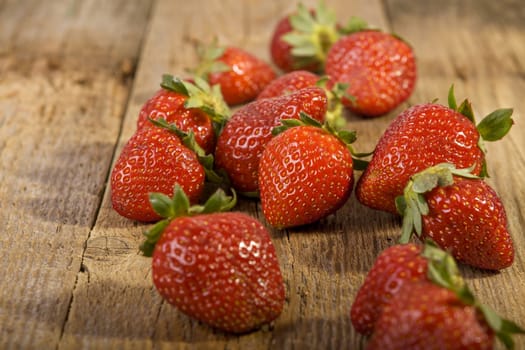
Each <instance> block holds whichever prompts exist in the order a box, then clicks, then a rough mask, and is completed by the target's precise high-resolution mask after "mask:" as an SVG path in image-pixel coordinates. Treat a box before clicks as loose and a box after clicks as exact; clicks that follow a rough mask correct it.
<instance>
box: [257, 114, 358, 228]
mask: <svg viewBox="0 0 525 350" xmlns="http://www.w3.org/2000/svg"><path fill="white" fill-rule="evenodd" d="M301 121H302V122H301ZM301 121H297V120H292V119H290V120H288V121H286V122H285V121H283V123H285V128H286V126H291V128H290V129H286V130H285V131H283V132H282V133H280V134H279V135H277V136H275V137H274V138H273V139H272V140H271V141H270V142H268V144H267V145H266V148H265V149H264V152H263V154H262V157H261V160H260V163H259V187H260V196H261V205H262V210H263V213H264V216H265V217H266V219H267V220H268V222H269V223H270V225H272V226H274V227H276V228H285V227H293V226H299V225H304V224H309V223H312V222H315V221H318V220H320V219H322V218H324V217H326V216H328V215H330V214H332V213H334V212H335V211H336V210H337V209H339V208H340V207H341V206H342V205H343V204H345V202H346V200H347V199H348V197H349V196H350V193H351V192H352V188H353V184H354V174H353V161H352V155H351V153H350V150H349V149H348V144H347V143H350V142H352V141H353V138H354V137H355V135H354V134H352V133H350V132H347V133H346V134H344V136H343V133H340V134H338V135H339V137H338V136H336V135H335V134H334V133H332V132H331V131H329V130H327V129H326V128H323V127H321V124H319V122H317V121H315V120H314V119H311V118H307V117H306V115H304V114H302V118H301ZM340 137H341V138H340ZM343 139H344V140H345V141H343Z"/></svg>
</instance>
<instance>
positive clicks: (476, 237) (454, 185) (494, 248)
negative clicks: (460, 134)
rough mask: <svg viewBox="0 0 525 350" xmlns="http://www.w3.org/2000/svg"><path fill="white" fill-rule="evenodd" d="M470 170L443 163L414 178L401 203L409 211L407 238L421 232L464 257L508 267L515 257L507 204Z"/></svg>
mask: <svg viewBox="0 0 525 350" xmlns="http://www.w3.org/2000/svg"><path fill="white" fill-rule="evenodd" d="M468 170H469V169H467V170H458V169H456V168H455V167H454V166H453V165H451V164H439V165H436V166H433V167H430V168H428V169H426V170H424V171H422V172H420V173H417V174H415V175H414V176H413V177H412V178H411V180H410V181H409V182H408V184H407V186H406V188H405V190H404V194H403V196H400V197H399V199H398V202H397V204H398V209H399V211H400V213H402V214H403V216H404V220H403V236H402V239H401V242H408V240H409V239H410V236H411V234H412V233H413V231H415V232H416V234H417V235H418V236H419V237H420V238H421V239H425V238H431V239H432V240H434V241H435V242H436V243H437V244H438V245H439V246H440V247H442V248H443V249H446V250H448V251H450V253H451V254H452V255H453V256H454V257H455V258H456V259H457V260H458V261H461V262H463V263H466V264H469V265H471V266H475V267H478V268H482V269H490V270H501V269H504V268H506V267H509V266H510V265H511V264H512V262H513V260H514V245H513V243H512V238H511V236H510V234H509V232H508V230H507V216H506V214H505V208H504V207H503V204H502V203H501V200H500V199H499V197H498V195H497V194H496V192H495V191H494V190H493V189H492V188H491V187H490V186H489V185H488V184H487V183H486V182H484V181H483V180H482V179H479V178H472V175H471V174H470V173H469V171H468Z"/></svg>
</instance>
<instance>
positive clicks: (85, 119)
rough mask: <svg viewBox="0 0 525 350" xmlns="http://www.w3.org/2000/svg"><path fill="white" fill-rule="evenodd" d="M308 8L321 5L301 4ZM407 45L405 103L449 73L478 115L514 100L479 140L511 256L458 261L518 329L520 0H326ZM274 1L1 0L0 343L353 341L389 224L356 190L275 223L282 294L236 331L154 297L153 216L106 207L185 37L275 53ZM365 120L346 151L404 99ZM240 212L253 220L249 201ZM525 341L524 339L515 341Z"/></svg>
mask: <svg viewBox="0 0 525 350" xmlns="http://www.w3.org/2000/svg"><path fill="white" fill-rule="evenodd" d="M304 2H305V3H307V4H313V3H314V1H304ZM326 2H327V4H328V5H329V6H330V7H332V8H334V9H336V10H337V15H338V17H339V19H340V20H342V21H344V20H346V19H348V18H349V17H350V16H352V15H358V16H361V17H364V18H365V19H366V20H368V21H369V22H370V23H371V24H374V25H376V26H378V27H381V28H384V29H389V30H392V31H394V32H395V33H397V34H399V35H401V36H402V37H404V38H405V39H406V40H407V41H409V42H410V43H412V45H413V47H414V50H415V52H416V54H417V58H418V65H419V66H418V68H419V80H418V83H417V88H416V90H415V92H414V94H413V96H412V97H411V98H410V100H409V104H416V103H421V102H427V101H431V100H433V99H434V98H439V99H440V101H442V102H443V103H446V94H447V90H448V88H449V86H450V85H451V84H452V83H454V84H455V87H456V94H457V96H458V99H463V98H464V97H467V96H468V97H469V98H470V99H471V101H472V103H473V105H474V110H475V112H476V113H477V115H478V118H479V117H481V116H483V115H485V114H487V113H488V112H490V111H492V110H493V109H496V108H500V107H514V109H515V113H514V120H515V126H514V127H513V129H512V130H511V132H510V134H509V135H508V136H507V137H506V138H505V139H504V140H502V141H500V142H497V143H493V144H489V145H488V148H489V153H488V163H489V165H490V168H491V169H492V171H491V174H492V176H491V177H490V179H488V181H489V183H490V184H491V185H492V186H493V187H494V188H495V189H496V190H497V192H498V193H499V194H500V196H501V198H502V201H503V202H504V204H505V206H506V210H507V214H508V216H509V228H510V231H511V233H512V235H513V238H514V241H515V244H516V248H517V252H516V259H515V263H514V265H513V266H512V267H511V268H509V269H506V270H504V271H502V272H501V273H487V272H482V271H478V270H474V269H470V268H465V267H464V268H462V270H463V272H464V274H465V276H466V277H467V278H468V282H469V283H470V285H471V287H472V289H473V290H474V291H475V293H477V295H478V296H479V297H480V299H481V300H482V301H484V302H485V303H487V304H490V305H492V306H493V307H494V308H495V309H496V310H498V311H499V312H500V313H501V314H502V315H504V316H506V317H508V318H511V319H514V320H516V321H518V322H520V323H521V324H522V325H525V272H524V271H525V261H524V260H525V236H524V231H523V228H524V226H525V204H524V203H525V181H524V179H525V147H524V146H525V143H524V140H525V131H524V129H523V127H522V124H523V118H522V115H523V112H524V111H525V98H524V96H525V95H524V92H525V48H524V47H525V6H523V3H522V1H521V0H506V1H500V2H494V1H489V0H486V1H485V0H484V1H481V0H462V1H455V0H439V1H411V0H386V1H380V0H353V1H348V0H327V1H326ZM294 7H295V5H294V4H293V3H292V2H287V1H280V0H272V1H268V0H247V1H238V0H222V1H214V0H194V1H182V0H178V1H177V0H174V1H170V0H157V1H146V0H132V1H130V0H112V1H109V0H88V1H79V0H75V1H72V0H69V1H67V0H53V1H45V2H44V1H37V0H4V1H0V230H1V235H0V257H1V260H2V263H1V264H0V276H1V277H0V348H1V349H6V348H7V349H9V348H12V349H19V348H22V349H78V348H100V349H107V348H114V349H149V348H155V349H161V348H169V349H173V348H182V349H185V348H191V349H193V348H225V349H226V348H228V349H266V348H271V349H341V348H346V349H359V348H362V347H363V344H365V339H364V338H362V337H361V336H359V335H357V334H356V332H355V331H354V330H353V328H352V326H351V323H350V321H349V310H350V305H351V303H352V300H353V298H354V296H355V293H356V291H357V288H358V287H359V286H360V284H361V282H362V281H363V278H364V276H365V274H366V272H367V271H368V269H369V268H370V267H371V265H372V263H373V261H374V259H375V257H376V256H377V254H378V253H379V252H380V251H381V250H382V249H384V248H386V247H388V246H390V245H392V244H394V243H395V241H396V237H398V234H399V231H400V222H399V220H398V219H397V218H396V217H394V216H392V215H390V214H386V213H382V212H378V211H374V210H371V209H368V208H366V207H363V206H362V205H360V204H359V203H358V202H357V201H356V199H355V197H354V196H352V198H351V199H350V200H349V202H348V203H347V204H346V205H345V206H344V207H343V208H342V209H341V210H340V211H339V212H338V213H337V214H336V215H333V216H331V217H329V218H327V219H325V220H323V221H322V222H320V223H318V224H315V225H311V226H309V227H307V228H303V229H300V230H297V229H296V230H290V231H278V230H273V231H271V232H272V237H273V241H274V243H275V245H276V249H277V253H278V257H279V259H280V262H281V266H282V270H283V274H284V278H285V280H286V293H287V301H286V305H285V308H284V311H283V313H282V315H281V316H280V317H279V318H278V319H277V320H276V322H275V324H274V325H273V327H270V328H268V327H266V328H264V329H262V330H260V331H257V332H253V333H250V334H247V335H243V336H230V335H226V334H223V333H221V332H218V331H214V330H211V329H210V328H208V327H206V326H204V325H202V324H199V323H198V322H195V321H192V320H190V319H188V318H187V317H186V316H184V315H182V314H180V313H179V312H178V311H177V310H176V309H175V308H172V307H171V306H169V305H168V304H167V303H165V302H163V301H162V300H161V298H160V297H159V295H158V294H157V292H156V290H155V289H154V287H153V284H152V280H151V269H150V259H148V258H145V257H142V256H141V255H140V254H139V252H138V245H139V243H140V242H141V239H142V238H141V233H142V231H143V230H144V229H145V228H146V226H145V225H142V224H138V223H135V222H132V221H129V220H126V219H124V218H122V217H120V216H118V215H117V214H116V213H115V212H114V211H113V210H112V209H111V204H110V200H109V196H108V193H109V190H108V186H107V182H108V174H109V172H110V169H111V166H112V162H113V161H114V160H115V157H116V155H118V153H119V152H120V149H121V147H122V146H123V144H124V143H125V142H126V140H127V139H128V138H129V137H130V136H131V134H132V133H133V132H134V130H135V121H136V118H137V114H138V110H139V108H140V107H141V105H142V104H143V103H144V102H145V101H146V100H147V99H148V98H149V97H150V96H151V95H152V94H153V93H154V92H155V91H156V90H157V89H158V87H159V82H160V76H161V74H162V73H165V72H169V73H173V74H175V75H183V74H184V68H185V67H192V66H193V65H194V64H195V50H194V43H195V41H196V40H200V41H205V42H206V41H209V40H211V38H212V37H213V36H217V37H218V39H219V42H221V43H224V44H230V45H238V46H241V47H243V48H245V49H247V50H249V51H251V52H253V53H254V54H256V55H258V56H260V57H262V58H264V59H266V60H268V61H269V52H268V45H269V37H270V35H271V31H272V28H273V26H274V25H275V23H276V22H277V20H278V19H279V18H281V16H282V15H283V14H285V13H289V12H290V11H291V10H292V9H293V8H294ZM407 105H408V104H406V105H404V106H402V107H401V108H400V109H399V110H397V111H395V112H393V113H391V114H389V115H387V116H384V117H381V118H378V119H373V120H365V119H361V118H358V117H355V116H352V115H348V124H349V127H350V128H353V129H356V130H357V132H358V137H359V139H358V141H357V143H356V147H358V149H359V150H370V149H372V148H373V147H374V145H375V143H376V142H377V140H378V138H379V136H380V135H381V134H382V132H383V131H384V129H385V128H386V127H387V125H388V124H389V123H390V122H391V120H392V119H393V118H394V117H395V116H396V114H397V113H399V111H400V110H402V109H403V108H406V107H407ZM238 209H239V210H242V211H245V212H248V213H251V214H252V215H255V216H256V217H258V218H259V219H261V220H263V222H264V219H263V217H262V214H261V210H260V206H259V204H257V203H256V202H254V201H249V200H242V201H241V203H240V204H239V207H238ZM517 349H525V336H521V337H518V338H517Z"/></svg>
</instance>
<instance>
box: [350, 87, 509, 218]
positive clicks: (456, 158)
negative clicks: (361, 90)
mask: <svg viewBox="0 0 525 350" xmlns="http://www.w3.org/2000/svg"><path fill="white" fill-rule="evenodd" d="M511 115H512V110H511V109H499V110H496V111H494V112H492V113H490V114H489V115H487V116H486V117H485V118H484V119H483V120H482V121H481V122H480V123H479V124H478V125H477V127H476V126H475V120H474V116H473V112H472V108H471V105H470V102H468V100H465V101H464V102H463V103H462V104H461V105H460V106H459V107H457V105H456V101H455V98H454V91H453V88H451V89H450V91H449V107H446V106H443V105H440V104H436V103H426V104H421V105H416V106H413V107H411V108H409V109H407V110H406V111H404V112H402V113H401V114H400V115H399V116H398V117H397V118H396V119H395V120H394V121H393V122H392V123H391V124H390V125H389V126H388V128H387V129H386V131H385V132H384V134H383V136H382V137H381V138H380V139H379V142H378V143H377V146H376V148H375V151H374V154H373V156H372V160H371V161H370V164H369V165H368V167H367V168H366V170H365V172H364V173H363V174H362V175H361V178H360V179H359V181H358V183H357V187H356V195H357V199H358V200H359V201H360V202H361V203H362V204H364V205H366V206H369V207H371V208H374V209H379V210H384V211H388V212H391V213H395V214H397V210H396V207H395V198H396V197H397V196H399V195H401V194H402V193H403V189H404V187H405V186H406V184H407V182H408V180H409V178H410V176H412V175H414V174H415V173H417V172H420V171H422V170H424V169H426V168H428V167H430V166H433V165H436V164H439V163H451V164H454V165H455V166H456V167H457V168H468V167H470V166H472V165H474V169H473V173H474V174H475V175H481V176H485V175H486V165H485V155H484V147H483V141H495V140H499V139H501V138H502V137H503V136H504V135H505V134H506V133H507V132H508V131H509V130H510V127H511V126H512V123H513V121H512V119H511Z"/></svg>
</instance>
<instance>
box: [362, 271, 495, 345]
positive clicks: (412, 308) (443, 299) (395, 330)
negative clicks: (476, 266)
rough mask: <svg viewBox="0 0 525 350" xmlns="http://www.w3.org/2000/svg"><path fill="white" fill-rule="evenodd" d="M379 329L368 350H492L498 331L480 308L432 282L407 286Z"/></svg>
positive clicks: (385, 311)
mask: <svg viewBox="0 0 525 350" xmlns="http://www.w3.org/2000/svg"><path fill="white" fill-rule="evenodd" d="M375 328H376V329H375V333H374V335H373V336H372V338H371V339H370V342H369V343H368V345H367V349H368V350H372V349H381V350H394V349H399V350H401V349H429V350H431V349H450V350H452V349H480V350H481V349H487V350H489V349H493V343H494V332H493V331H492V330H491V329H490V328H489V326H488V324H487V322H486V321H485V320H484V319H483V317H482V316H481V315H480V313H479V311H478V310H476V308H474V307H473V306H470V305H466V304H464V303H463V302H461V300H460V299H459V298H458V297H457V296H456V295H455V294H454V292H452V291H450V290H448V289H445V288H441V287H439V286H437V285H435V284H433V283H431V282H428V281H427V282H425V281H423V282H419V283H410V284H405V285H403V286H402V287H401V289H400V291H399V293H398V294H397V295H396V297H395V298H394V299H392V301H391V302H390V303H389V304H388V305H387V306H385V307H384V309H383V312H382V314H381V316H380V317H379V319H378V321H377V323H376V327H375Z"/></svg>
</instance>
